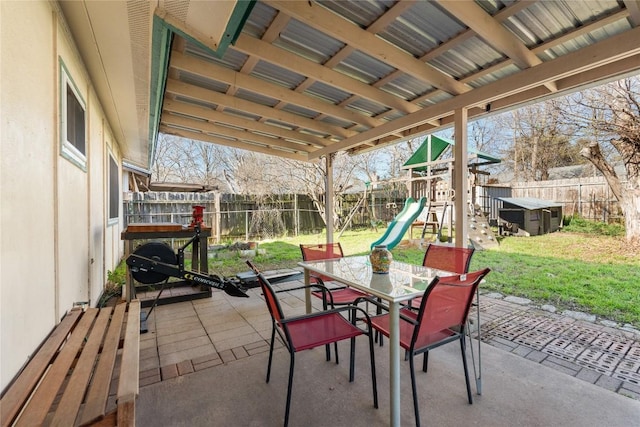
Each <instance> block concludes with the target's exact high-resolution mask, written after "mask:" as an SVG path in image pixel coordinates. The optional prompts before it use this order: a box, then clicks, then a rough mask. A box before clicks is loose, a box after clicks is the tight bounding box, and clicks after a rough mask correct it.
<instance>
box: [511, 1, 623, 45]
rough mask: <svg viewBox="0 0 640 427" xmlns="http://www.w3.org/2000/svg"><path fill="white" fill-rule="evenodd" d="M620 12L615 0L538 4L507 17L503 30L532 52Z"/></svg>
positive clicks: (546, 2) (540, 2) (543, 2)
mask: <svg viewBox="0 0 640 427" xmlns="http://www.w3.org/2000/svg"><path fill="white" fill-rule="evenodd" d="M621 8H622V7H621V5H620V4H619V3H618V2H617V1H616V0H589V1H539V2H535V3H533V4H532V5H531V6H529V7H527V8H526V9H524V10H522V11H520V12H519V13H517V14H516V15H515V16H512V17H510V18H509V19H508V20H507V21H506V22H505V26H506V27H507V28H508V29H509V30H511V31H512V32H513V33H514V34H515V35H516V36H518V38H519V39H520V40H522V41H523V43H525V45H527V47H529V48H533V47H535V46H536V45H537V44H540V43H544V42H546V41H548V40H551V39H552V38H553V37H554V36H557V35H560V34H563V33H566V32H569V31H571V30H573V29H574V28H576V27H580V26H582V25H585V24H587V23H589V22H591V21H593V20H594V19H597V18H598V17H601V16H608V15H610V14H611V13H613V12H617V11H619V10H621Z"/></svg>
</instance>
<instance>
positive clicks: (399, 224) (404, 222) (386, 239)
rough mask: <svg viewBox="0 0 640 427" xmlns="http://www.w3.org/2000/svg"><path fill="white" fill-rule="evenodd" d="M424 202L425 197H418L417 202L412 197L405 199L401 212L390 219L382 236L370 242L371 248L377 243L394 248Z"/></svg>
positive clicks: (418, 213) (425, 200) (420, 210)
mask: <svg viewBox="0 0 640 427" xmlns="http://www.w3.org/2000/svg"><path fill="white" fill-rule="evenodd" d="M426 203H427V198H426V197H422V198H420V200H418V201H417V202H416V201H415V199H414V198H413V197H409V198H408V199H407V201H406V202H404V208H403V209H402V212H400V213H399V214H398V216H396V217H395V219H394V220H393V221H391V224H389V227H388V228H387V231H385V233H384V234H383V235H382V237H381V238H379V239H378V240H376V241H375V242H373V243H372V244H371V249H373V247H374V246H377V245H386V246H387V249H389V250H391V249H393V248H395V247H396V245H397V244H398V243H400V240H402V236H404V233H406V232H407V229H408V228H409V227H411V224H412V223H413V221H415V219H416V218H417V217H418V215H420V212H422V209H424V205H425V204H426Z"/></svg>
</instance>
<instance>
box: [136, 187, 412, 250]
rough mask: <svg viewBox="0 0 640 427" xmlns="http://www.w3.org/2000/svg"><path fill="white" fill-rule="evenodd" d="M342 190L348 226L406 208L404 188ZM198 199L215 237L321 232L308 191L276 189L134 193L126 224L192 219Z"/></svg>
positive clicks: (364, 224) (321, 222)
mask: <svg viewBox="0 0 640 427" xmlns="http://www.w3.org/2000/svg"><path fill="white" fill-rule="evenodd" d="M362 197H363V195H362V194H345V195H342V196H341V207H340V213H339V217H340V218H341V219H342V220H343V221H346V219H347V218H351V220H350V227H354V228H359V227H370V226H371V221H372V220H373V219H377V220H381V221H391V220H393V218H394V217H395V216H396V215H397V214H398V213H399V212H400V211H401V210H402V208H403V206H404V201H405V198H406V195H405V194H401V192H395V191H394V192H385V191H376V192H374V193H368V195H367V201H366V202H367V203H366V204H365V203H359V202H361V199H362ZM194 205H200V206H204V207H205V208H204V223H205V225H207V226H210V227H211V228H212V236H213V239H214V240H215V241H216V242H219V241H220V240H222V239H225V238H231V239H234V238H243V239H245V240H250V239H256V238H257V239H264V238H270V237H277V236H283V235H298V234H309V233H317V232H320V231H322V230H323V229H324V228H325V224H324V220H323V218H322V216H321V215H320V213H319V212H318V210H317V209H316V207H315V205H314V203H313V201H312V200H311V199H310V198H309V197H308V196H306V195H299V194H293V195H277V196H273V197H270V198H268V199H258V198H255V197H251V196H243V195H237V194H221V193H214V192H212V193H169V192H144V193H130V194H129V197H128V200H126V201H125V202H124V212H125V214H124V219H125V226H127V225H128V224H131V223H160V222H172V223H179V224H185V225H187V224H189V223H190V222H191V219H192V211H193V206H194Z"/></svg>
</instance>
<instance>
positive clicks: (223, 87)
mask: <svg viewBox="0 0 640 427" xmlns="http://www.w3.org/2000/svg"><path fill="white" fill-rule="evenodd" d="M180 81H182V82H184V83H188V84H190V85H194V86H198V87H201V88H203V89H208V90H213V91H215V92H220V93H225V92H226V91H227V90H229V85H228V84H226V83H222V82H219V81H216V80H211V79H209V78H206V77H202V76H199V75H197V74H193V73H190V72H188V71H184V70H182V71H180Z"/></svg>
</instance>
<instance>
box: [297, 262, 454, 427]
mask: <svg viewBox="0 0 640 427" xmlns="http://www.w3.org/2000/svg"><path fill="white" fill-rule="evenodd" d="M298 265H299V266H301V267H302V268H304V276H305V277H304V278H305V284H307V285H308V284H309V280H310V277H309V275H310V273H312V272H313V273H318V274H321V275H323V276H327V277H330V278H332V279H334V280H335V281H338V282H341V283H343V284H345V285H348V286H351V287H353V288H355V289H359V290H361V291H364V292H366V293H368V294H371V295H373V296H376V297H379V298H380V299H381V300H383V301H386V302H388V304H389V346H388V347H389V398H390V420H389V425H390V426H394V427H396V426H400V425H401V422H400V415H401V413H400V303H401V302H403V301H408V300H410V299H412V298H415V297H417V296H420V295H422V294H423V293H424V291H425V289H426V288H427V286H428V285H429V283H430V282H431V280H432V279H433V278H434V277H435V276H436V275H439V276H449V275H452V274H454V273H451V272H446V271H442V270H435V269H432V268H428V267H423V266H416V265H411V264H407V263H404V262H398V261H392V262H391V265H390V267H389V273H387V274H376V273H373V271H372V269H371V262H370V261H369V256H367V255H364V256H351V257H344V258H337V259H331V260H324V261H312V262H308V261H307V262H299V263H298ZM305 299H306V309H307V312H310V311H311V292H310V290H309V288H306V289H305Z"/></svg>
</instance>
